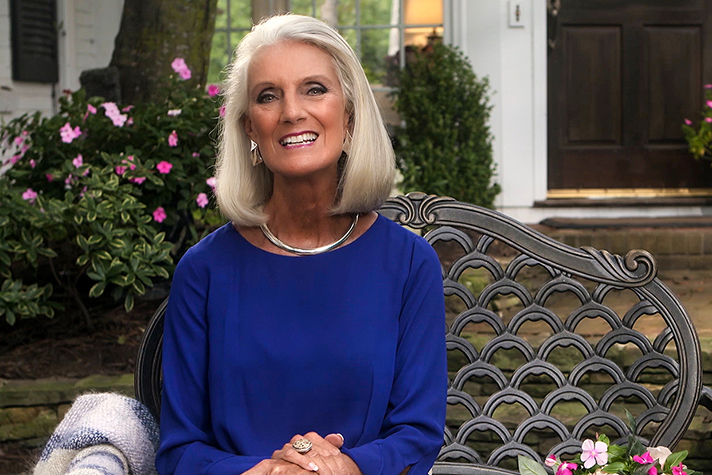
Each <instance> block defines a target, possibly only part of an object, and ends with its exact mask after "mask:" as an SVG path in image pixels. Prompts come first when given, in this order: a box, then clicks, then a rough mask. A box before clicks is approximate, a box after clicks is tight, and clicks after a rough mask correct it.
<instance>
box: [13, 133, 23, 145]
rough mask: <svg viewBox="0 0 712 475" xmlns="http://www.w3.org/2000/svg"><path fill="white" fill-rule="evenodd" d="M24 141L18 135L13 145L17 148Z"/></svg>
mask: <svg viewBox="0 0 712 475" xmlns="http://www.w3.org/2000/svg"><path fill="white" fill-rule="evenodd" d="M24 141H25V138H24V137H22V136H20V135H18V136H17V137H15V145H17V146H18V147H19V146H20V145H22V142H24Z"/></svg>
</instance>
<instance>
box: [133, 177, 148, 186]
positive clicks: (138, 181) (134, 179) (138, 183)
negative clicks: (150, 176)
mask: <svg viewBox="0 0 712 475" xmlns="http://www.w3.org/2000/svg"><path fill="white" fill-rule="evenodd" d="M129 181H130V182H131V183H136V184H137V185H140V184H141V183H143V182H144V181H146V177H145V176H136V177H133V178H129Z"/></svg>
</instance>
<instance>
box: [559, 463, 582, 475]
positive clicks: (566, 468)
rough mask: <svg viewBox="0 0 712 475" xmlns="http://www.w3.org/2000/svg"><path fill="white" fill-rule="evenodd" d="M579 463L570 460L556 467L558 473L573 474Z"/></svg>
mask: <svg viewBox="0 0 712 475" xmlns="http://www.w3.org/2000/svg"><path fill="white" fill-rule="evenodd" d="M577 468H578V465H576V464H575V463H570V462H562V463H561V465H559V468H558V469H556V475H573V472H572V470H576V469H577Z"/></svg>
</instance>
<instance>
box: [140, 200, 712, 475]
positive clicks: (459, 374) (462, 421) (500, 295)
mask: <svg viewBox="0 0 712 475" xmlns="http://www.w3.org/2000/svg"><path fill="white" fill-rule="evenodd" d="M379 212H380V213H381V214H383V215H384V216H386V217H388V218H390V219H392V220H393V221H395V222H398V223H400V224H402V225H405V226H408V227H411V228H414V229H420V230H423V231H427V232H426V234H425V236H424V237H425V238H426V239H427V240H428V241H429V242H430V243H431V244H432V245H433V246H434V247H435V248H436V250H438V249H440V247H444V248H447V249H448V251H447V252H445V253H443V252H441V263H442V264H443V291H444V293H445V295H446V296H447V298H448V302H455V303H456V304H457V305H455V304H454V303H453V304H450V303H449V304H448V308H449V309H450V314H449V320H448V322H449V325H448V329H447V336H446V341H447V349H448V352H449V355H450V356H451V357H450V358H449V361H450V363H449V367H450V371H451V378H450V387H449V390H448V404H449V411H448V422H447V427H446V429H445V434H444V439H445V444H444V446H443V448H442V450H441V452H440V455H439V457H438V462H437V463H436V465H435V467H434V468H433V473H434V474H452V475H475V474H477V475H485V474H490V475H495V474H497V475H502V474H505V473H516V472H513V471H511V470H512V460H513V459H516V456H517V455H519V454H523V455H527V456H529V457H532V458H534V459H537V460H540V461H541V460H542V459H543V458H544V457H545V456H546V455H547V454H546V453H541V451H542V450H543V449H542V445H541V444H539V442H541V439H542V438H545V439H546V440H547V441H548V446H546V447H544V449H546V451H547V452H555V453H557V454H558V455H564V454H572V453H576V452H579V451H580V447H581V441H582V439H583V438H586V437H590V436H591V434H592V432H593V431H597V430H599V429H601V428H603V430H604V431H605V432H606V433H607V435H609V437H610V438H611V439H612V440H615V439H618V440H619V441H625V437H626V436H627V435H628V431H629V429H628V426H627V423H626V420H625V416H624V415H623V414H622V411H621V408H620V406H621V401H623V402H625V403H626V404H628V402H629V401H634V402H636V403H637V405H636V407H638V408H639V410H638V411H637V413H634V415H635V417H636V419H637V423H638V428H639V431H640V435H642V436H643V437H645V438H647V439H649V442H650V443H651V444H653V445H666V446H673V445H675V443H676V442H677V441H678V440H679V439H680V438H681V437H682V435H683V433H684V431H685V429H686V428H687V426H688V425H689V423H690V421H691V419H692V416H693V413H694V409H695V407H696V406H697V401H698V395H699V393H700V390H701V374H702V373H701V363H700V350H699V343H698V340H697V336H696V333H695V330H694V328H693V325H692V322H691V320H690V318H689V316H688V315H687V313H686V312H685V310H684V308H683V307H682V305H681V304H680V302H679V301H678V299H677V298H676V297H675V296H674V295H673V294H672V293H671V292H670V291H669V289H668V288H667V287H665V285H663V284H662V283H661V282H660V281H659V280H658V279H657V278H656V273H657V270H656V264H655V260H654V259H653V257H652V256H651V255H650V254H649V253H647V252H645V251H631V252H629V253H628V254H627V255H626V256H625V258H622V257H620V256H617V255H613V254H610V253H608V252H606V251H599V250H596V249H593V248H589V247H587V248H583V249H574V248H572V247H569V246H566V245H564V244H562V243H560V242H558V241H555V240H552V239H550V238H548V237H546V236H544V235H542V234H540V233H538V232H536V231H534V230H532V229H531V228H529V227H527V226H525V225H523V224H521V223H519V222H517V221H515V220H513V219H511V218H509V217H507V216H505V215H502V214H500V213H498V212H496V211H492V210H489V209H484V208H480V207H477V206H473V205H469V204H466V203H460V202H457V201H455V200H453V199H452V198H444V197H437V196H427V195H425V194H422V193H411V194H409V195H407V196H400V197H397V198H393V199H391V200H389V201H388V202H387V203H386V204H384V206H383V207H382V209H381V210H380V211H379ZM498 246H499V247H500V248H501V247H502V246H504V247H506V248H507V249H509V250H510V251H511V253H510V254H513V255H508V256H507V257H506V258H504V257H502V255H498V254H497V252H496V249H497V248H498ZM444 254H447V255H444ZM475 274H476V276H477V278H478V279H479V281H480V284H478V285H480V287H481V288H480V287H477V286H475V285H473V284H472V281H471V278H472V276H473V275H475ZM468 279H470V280H468ZM620 292H625V293H626V295H627V296H628V297H629V298H630V300H633V302H632V303H628V304H626V305H628V307H627V308H618V307H616V308H617V309H616V308H613V307H612V306H611V305H609V303H608V301H609V300H610V299H612V298H613V297H615V295H616V294H617V293H620ZM561 296H568V297H569V299H568V300H567V302H568V307H567V308H566V309H565V310H562V307H561V305H560V304H557V303H556V300H557V298H559V297H561ZM505 304H507V305H509V307H503V305H505ZM163 310H164V309H163V308H162V309H160V310H159V312H158V313H157V315H156V316H155V317H154V320H157V321H161V322H162V311H163ZM650 319H655V321H656V322H658V321H659V325H658V327H655V328H656V332H657V336H656V337H655V338H653V339H652V341H651V340H650V339H648V338H647V337H646V333H648V334H649V331H648V332H646V333H643V332H642V331H641V330H640V329H639V328H638V326H639V325H643V324H649V320H650ZM592 321H593V322H596V324H595V333H596V337H595V338H594V337H592V334H591V331H590V329H589V330H587V328H589V327H590V322H592ZM532 326H535V328H536V331H531V330H530V329H531V328H532ZM473 328H475V329H476V330H472V329H473ZM528 329H529V330H528ZM161 332H162V326H161V325H158V324H154V323H152V324H151V325H149V329H148V330H147V335H146V336H145V337H144V343H143V346H142V348H141V350H140V354H139V359H138V362H137V366H138V367H137V377H136V388H137V397H138V398H139V399H141V400H142V401H144V402H146V403H147V404H148V405H149V407H150V408H151V409H152V410H154V411H155V412H156V413H158V410H159V403H160V359H157V358H156V357H155V355H156V354H160V340H158V338H159V337H160V333H161ZM623 350H626V351H623ZM562 352H564V353H562ZM503 354H507V355H514V356H512V361H516V362H518V363H517V364H515V365H510V363H507V364H503V363H502V361H503V357H502V355H503ZM562 354H563V355H564V356H563V357H562ZM515 356H516V358H515ZM596 380H602V381H604V382H603V383H602V384H598V385H596V384H593V382H595V381H596ZM707 394H708V397H707V399H703V401H712V396H709V394H712V393H709V392H708V393H707ZM710 405H711V406H712V403H710ZM573 406H575V407H576V408H577V411H578V413H577V414H576V415H575V417H574V416H567V415H566V410H568V409H565V410H563V412H562V410H561V408H562V407H564V408H570V407H573ZM511 408H517V411H512V413H513V414H515V415H516V417H514V416H512V415H510V414H508V413H507V410H508V409H511ZM542 434H544V435H542ZM507 469H509V470H507Z"/></svg>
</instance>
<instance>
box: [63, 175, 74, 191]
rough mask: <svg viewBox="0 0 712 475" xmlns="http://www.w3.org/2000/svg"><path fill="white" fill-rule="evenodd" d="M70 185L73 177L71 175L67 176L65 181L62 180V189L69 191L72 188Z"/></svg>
mask: <svg viewBox="0 0 712 475" xmlns="http://www.w3.org/2000/svg"><path fill="white" fill-rule="evenodd" d="M72 183H74V177H73V176H72V175H69V176H68V177H67V178H66V179H65V180H64V187H65V188H66V189H69V188H71V187H72Z"/></svg>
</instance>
